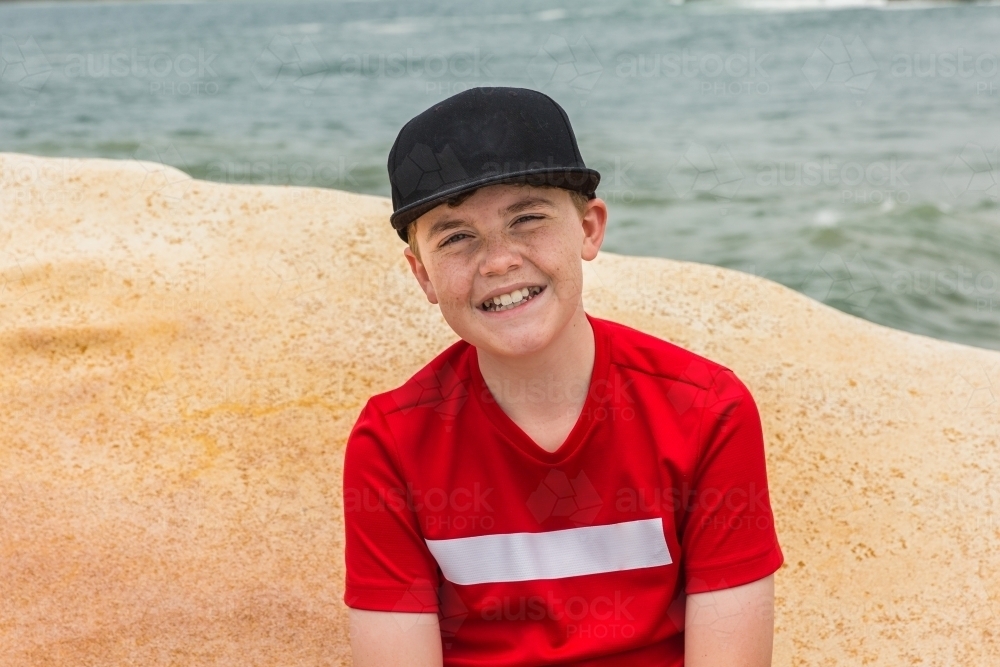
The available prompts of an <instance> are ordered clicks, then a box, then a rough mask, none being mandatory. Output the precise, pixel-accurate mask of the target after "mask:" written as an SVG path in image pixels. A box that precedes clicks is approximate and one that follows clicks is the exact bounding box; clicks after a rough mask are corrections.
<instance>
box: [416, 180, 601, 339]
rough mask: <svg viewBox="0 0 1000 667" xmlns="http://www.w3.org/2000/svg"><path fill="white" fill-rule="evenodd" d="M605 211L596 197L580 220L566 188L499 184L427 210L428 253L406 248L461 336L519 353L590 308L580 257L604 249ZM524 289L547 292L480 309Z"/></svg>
mask: <svg viewBox="0 0 1000 667" xmlns="http://www.w3.org/2000/svg"><path fill="white" fill-rule="evenodd" d="M607 214H608V209H607V206H606V204H605V203H604V201H603V200H601V199H591V200H590V201H588V202H587V207H586V209H585V211H584V214H583V216H582V220H581V216H580V213H579V212H578V211H577V209H576V207H575V206H574V204H573V202H572V200H571V198H570V194H569V192H567V191H566V190H563V189H561V188H548V187H532V186H528V185H491V186H487V187H483V188H480V189H479V190H477V191H476V192H475V193H474V194H473V195H472V196H471V197H469V198H468V199H466V200H465V201H464V202H462V204H461V205H459V206H457V207H455V208H451V207H450V206H447V205H445V204H441V205H439V206H437V207H436V208H434V209H432V210H430V211H428V212H427V213H425V214H424V215H422V216H420V217H419V218H418V219H417V221H416V223H415V224H416V238H417V247H418V249H419V251H420V258H419V259H418V258H417V257H416V256H415V255H414V254H413V252H412V250H411V249H410V248H409V247H407V248H405V249H404V250H403V254H404V255H405V256H406V259H407V261H408V262H409V263H410V268H411V269H412V271H413V275H414V276H416V278H417V281H418V282H419V283H420V286H421V288H422V289H423V290H424V293H425V294H426V295H427V299H428V301H430V302H431V303H436V304H438V305H439V306H440V308H441V314H442V315H443V316H444V319H445V320H446V321H447V322H448V324H449V325H450V326H451V328H452V329H454V331H455V333H457V334H458V335H459V336H460V337H461V338H462V339H463V340H465V341H467V342H468V343H470V344H471V345H474V346H476V347H477V348H481V349H486V350H488V351H489V352H491V353H493V354H496V355H505V356H521V355H526V354H531V353H532V352H535V351H538V350H541V349H544V348H545V347H547V346H548V345H549V344H550V343H551V342H552V341H553V340H554V339H555V338H556V337H557V336H558V334H559V333H560V332H561V331H562V330H563V328H564V327H565V326H566V324H567V323H568V322H569V321H570V319H571V318H572V317H573V316H574V314H576V313H577V311H578V309H582V307H583V306H582V303H583V302H582V289H583V266H582V261H581V260H587V261H589V260H592V259H593V258H594V257H596V256H597V252H598V249H599V248H600V246H601V242H602V241H603V240H604V229H605V226H606V223H607ZM522 287H528V288H529V290H530V292H531V293H532V294H534V292H535V291H537V288H541V291H540V292H539V293H537V294H534V295H533V296H531V297H530V298H529V299H527V300H526V301H524V300H522V301H521V302H520V303H517V302H516V300H512V305H513V306H514V307H512V308H509V309H503V310H493V311H489V310H485V309H484V308H483V307H482V306H483V303H484V302H485V301H486V300H487V298H488V297H492V296H494V295H500V294H507V293H509V292H511V290H512V289H515V288H522ZM506 300H507V299H506V298H504V301H506ZM490 301H492V299H490Z"/></svg>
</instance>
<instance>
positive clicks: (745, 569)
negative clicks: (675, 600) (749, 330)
mask: <svg viewBox="0 0 1000 667" xmlns="http://www.w3.org/2000/svg"><path fill="white" fill-rule="evenodd" d="M699 431H700V436H701V437H700V440H701V443H702V448H703V449H702V452H701V456H700V458H699V461H698V463H697V464H696V466H695V470H694V473H693V476H692V493H691V494H690V495H689V497H688V501H687V505H686V515H685V520H684V528H683V532H682V535H681V549H682V555H683V561H684V576H685V592H687V593H703V592H706V591H713V590H719V589H723V588H732V587H734V586H741V585H743V584H748V583H750V582H752V581H756V580H758V579H762V578H764V577H766V576H768V575H769V574H771V573H773V572H774V571H776V570H777V569H778V568H779V567H781V564H782V563H783V562H784V556H783V555H782V553H781V547H780V546H779V545H778V537H777V533H776V531H775V527H774V517H773V515H772V512H771V502H770V497H769V494H768V488H767V470H766V464H765V459H764V437H763V432H762V429H761V423H760V414H759V413H758V411H757V405H756V403H755V402H754V400H753V397H752V396H751V394H750V391H749V390H748V389H747V387H746V386H745V385H744V384H743V383H742V382H741V381H740V380H739V379H738V378H737V377H736V375H735V374H734V373H733V372H732V371H731V370H729V369H723V370H722V371H721V372H720V373H719V374H718V375H717V376H716V379H715V380H714V381H713V383H712V387H711V388H710V390H709V393H708V398H707V401H706V405H705V407H704V412H703V414H702V417H701V422H700V429H699Z"/></svg>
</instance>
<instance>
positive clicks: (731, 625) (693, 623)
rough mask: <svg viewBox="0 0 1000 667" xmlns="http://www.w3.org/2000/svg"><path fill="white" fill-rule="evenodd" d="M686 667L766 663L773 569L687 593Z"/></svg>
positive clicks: (755, 666) (768, 658)
mask: <svg viewBox="0 0 1000 667" xmlns="http://www.w3.org/2000/svg"><path fill="white" fill-rule="evenodd" d="M684 624H685V626H684V664H685V665H686V667H770V665H771V649H772V642H773V639H774V575H773V574H771V575H768V576H766V577H764V578H763V579H758V580H757V581H754V582H751V583H749V584H744V585H742V586H734V587H733V588H723V589H721V590H717V591H709V592H706V593H693V594H690V595H688V596H687V603H686V607H685V620H684Z"/></svg>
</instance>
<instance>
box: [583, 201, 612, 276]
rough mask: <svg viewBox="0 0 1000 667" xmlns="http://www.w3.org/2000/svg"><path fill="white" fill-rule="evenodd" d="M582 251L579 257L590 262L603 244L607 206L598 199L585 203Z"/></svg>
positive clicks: (606, 221)
mask: <svg viewBox="0 0 1000 667" xmlns="http://www.w3.org/2000/svg"><path fill="white" fill-rule="evenodd" d="M581 224H582V225H583V249H582V250H581V251H580V257H581V258H582V259H585V260H586V261H588V262H589V261H590V260H592V259H594V258H595V257H597V251H598V250H600V249H601V244H602V243H603V242H604V230H605V229H606V228H607V225H608V205H607V204H606V203H605V202H604V200H603V199H601V198H600V197H595V198H594V199H591V200H590V201H588V202H587V208H586V209H585V210H584V212H583V220H582V221H581Z"/></svg>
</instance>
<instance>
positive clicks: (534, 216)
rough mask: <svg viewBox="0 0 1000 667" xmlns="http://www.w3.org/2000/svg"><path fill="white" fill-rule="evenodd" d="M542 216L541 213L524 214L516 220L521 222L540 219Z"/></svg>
mask: <svg viewBox="0 0 1000 667" xmlns="http://www.w3.org/2000/svg"><path fill="white" fill-rule="evenodd" d="M541 217H542V216H540V215H522V216H521V217H520V218H518V219H517V220H515V221H514V222H521V221H522V220H540V219H541Z"/></svg>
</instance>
